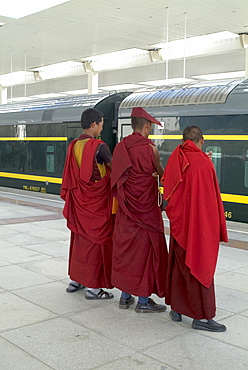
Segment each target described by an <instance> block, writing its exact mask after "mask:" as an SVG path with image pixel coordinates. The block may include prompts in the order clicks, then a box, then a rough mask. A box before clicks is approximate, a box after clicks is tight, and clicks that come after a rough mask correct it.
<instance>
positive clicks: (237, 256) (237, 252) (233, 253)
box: [219, 245, 248, 261]
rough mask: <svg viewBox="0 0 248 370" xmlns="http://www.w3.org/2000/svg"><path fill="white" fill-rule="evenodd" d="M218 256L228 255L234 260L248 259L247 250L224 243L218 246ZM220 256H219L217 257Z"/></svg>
mask: <svg viewBox="0 0 248 370" xmlns="http://www.w3.org/2000/svg"><path fill="white" fill-rule="evenodd" d="M219 256H223V257H229V258H232V259H233V260H234V261H235V260H242V261H248V251H246V250H242V249H238V248H232V247H227V246H225V245H221V246H220V251H219ZM219 258H220V257H219Z"/></svg>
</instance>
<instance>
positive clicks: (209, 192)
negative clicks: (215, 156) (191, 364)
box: [163, 140, 227, 319]
mask: <svg viewBox="0 0 248 370" xmlns="http://www.w3.org/2000/svg"><path fill="white" fill-rule="evenodd" d="M163 182H164V198H165V200H167V201H168V204H167V206H166V213H167V215H168V218H169V220H170V228H171V236H172V237H171V242H170V252H169V269H168V279H167V289H166V303H167V304H171V307H172V309H173V310H174V311H176V312H179V313H181V314H184V315H187V316H190V317H193V318H195V319H203V318H206V319H211V318H213V317H214V316H215V295H214V284H213V277H214V272H215V268H216V263H217V258H218V251H219V242H220V241H225V242H226V241H227V231H226V222H225V216H224V209H223V204H222V201H221V197H220V190H219V185H218V180H217V176H216V172H215V168H214V165H213V163H212V161H211V160H210V159H209V158H208V156H207V155H206V154H205V153H204V152H203V151H202V150H200V149H199V148H198V147H197V146H196V145H195V144H194V143H193V142H192V141H190V140H187V141H186V142H185V143H184V144H183V145H182V146H181V145H180V146H178V147H177V148H176V149H175V150H174V151H173V153H172V154H171V156H170V158H169V160H168V163H167V166H166V168H165V171H164V175H163ZM178 248H179V249H178Z"/></svg>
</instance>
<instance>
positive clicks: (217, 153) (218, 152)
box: [205, 145, 221, 184]
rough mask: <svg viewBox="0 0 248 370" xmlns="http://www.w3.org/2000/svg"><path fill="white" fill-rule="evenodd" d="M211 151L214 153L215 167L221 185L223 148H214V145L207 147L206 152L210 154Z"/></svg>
mask: <svg viewBox="0 0 248 370" xmlns="http://www.w3.org/2000/svg"><path fill="white" fill-rule="evenodd" d="M211 151H212V152H213V155H212V161H213V163H214V165H215V169H216V174H217V177H218V181H219V184H220V180H221V147H220V146H214V145H209V146H207V147H206V149H205V152H206V153H208V152H211Z"/></svg>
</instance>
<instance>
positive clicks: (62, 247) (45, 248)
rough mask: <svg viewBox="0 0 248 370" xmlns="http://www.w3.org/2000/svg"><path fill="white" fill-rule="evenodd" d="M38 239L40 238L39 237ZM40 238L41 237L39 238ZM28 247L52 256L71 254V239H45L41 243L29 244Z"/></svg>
mask: <svg viewBox="0 0 248 370" xmlns="http://www.w3.org/2000/svg"><path fill="white" fill-rule="evenodd" d="M37 240H38V239H37ZM39 240H40V239H39ZM26 247H27V248H28V249H31V250H33V251H37V252H40V253H43V254H46V255H48V256H52V257H66V258H68V256H69V241H68V240H66V241H61V240H60V241H48V240H43V241H42V242H41V243H34V244H28V245H27V246H26Z"/></svg>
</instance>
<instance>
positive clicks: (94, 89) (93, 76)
mask: <svg viewBox="0 0 248 370" xmlns="http://www.w3.org/2000/svg"><path fill="white" fill-rule="evenodd" d="M88 94H98V72H94V71H91V72H88Z"/></svg>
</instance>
